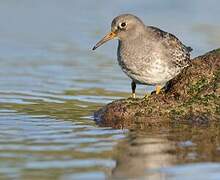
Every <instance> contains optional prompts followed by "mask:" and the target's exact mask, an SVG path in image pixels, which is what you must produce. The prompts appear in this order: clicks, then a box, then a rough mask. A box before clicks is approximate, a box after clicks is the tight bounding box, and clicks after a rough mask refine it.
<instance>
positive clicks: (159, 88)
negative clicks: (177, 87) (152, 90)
mask: <svg viewBox="0 0 220 180" xmlns="http://www.w3.org/2000/svg"><path fill="white" fill-rule="evenodd" d="M161 89H162V86H160V85H156V94H159V93H160V91H161Z"/></svg>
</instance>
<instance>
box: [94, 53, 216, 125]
mask: <svg viewBox="0 0 220 180" xmlns="http://www.w3.org/2000/svg"><path fill="white" fill-rule="evenodd" d="M170 85H171V86H170V89H169V91H168V92H161V93H160V94H159V95H156V94H152V95H151V96H149V97H148V98H147V99H144V98H143V99H131V98H129V99H121V100H117V101H114V102H112V103H110V104H107V105H106V106H104V107H103V108H101V109H99V110H98V111H97V112H95V114H94V118H95V120H96V122H97V123H98V124H99V125H100V126H108V127H113V128H128V129H132V128H141V129H143V128H150V127H153V128H155V127H161V126H163V127H164V126H173V125H174V126H178V125H180V124H181V125H182V124H190V125H210V124H213V123H220V49H217V50H214V51H211V52H209V53H207V54H205V55H203V56H199V57H197V58H195V59H193V60H192V64H191V66H189V67H187V68H186V69H184V70H183V71H182V73H181V74H179V75H178V76H177V77H176V78H174V79H173V80H171V82H170Z"/></svg>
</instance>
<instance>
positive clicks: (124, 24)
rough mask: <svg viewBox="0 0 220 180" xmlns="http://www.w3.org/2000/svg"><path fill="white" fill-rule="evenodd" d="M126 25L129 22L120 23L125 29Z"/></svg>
mask: <svg viewBox="0 0 220 180" xmlns="http://www.w3.org/2000/svg"><path fill="white" fill-rule="evenodd" d="M126 26H127V23H126V22H122V23H120V24H119V27H120V28H121V29H124V28H125V27H126Z"/></svg>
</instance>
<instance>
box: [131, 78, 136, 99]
mask: <svg viewBox="0 0 220 180" xmlns="http://www.w3.org/2000/svg"><path fill="white" fill-rule="evenodd" d="M131 89H132V94H131V97H132V98H135V89H136V83H135V82H134V81H132V82H131Z"/></svg>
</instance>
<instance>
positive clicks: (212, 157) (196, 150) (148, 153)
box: [111, 127, 220, 180]
mask: <svg viewBox="0 0 220 180" xmlns="http://www.w3.org/2000/svg"><path fill="white" fill-rule="evenodd" d="M219 145H220V129H219V128H217V127H209V128H202V129H201V128H192V127H188V128H185V129H184V128H180V129H172V130H169V131H167V130H166V131H164V132H161V131H159V132H158V131H152V130H150V131H149V132H145V133H144V132H142V133H140V132H139V133H136V132H132V133H130V134H129V135H128V137H126V140H124V141H123V142H122V143H121V144H119V145H118V147H117V154H116V159H117V160H116V162H117V163H116V168H114V170H113V171H112V175H111V179H129V178H131V179H133V178H134V179H148V180H150V179H152V180H153V179H158V180H166V179H194V178H195V173H196V172H197V173H199V174H200V175H199V176H198V178H202V179H207V180H209V179H218V178H219V177H220V173H219V172H220V171H219V170H220V163H210V162H211V161H212V162H213V161H214V162H219V160H220V158H219V153H220V151H219V150H220V149H219V148H220V147H219ZM205 162H207V163H205ZM203 170H204V171H203ZM196 179H197V178H196Z"/></svg>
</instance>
